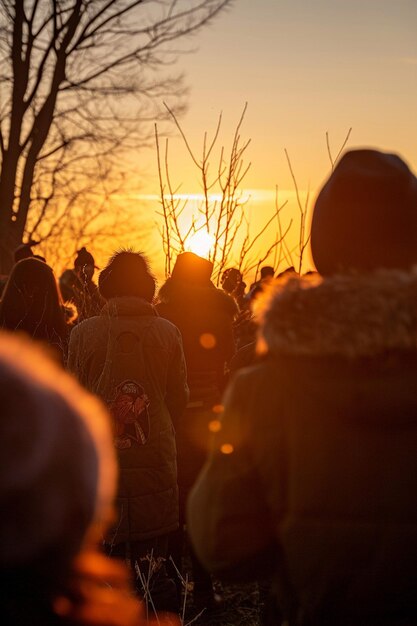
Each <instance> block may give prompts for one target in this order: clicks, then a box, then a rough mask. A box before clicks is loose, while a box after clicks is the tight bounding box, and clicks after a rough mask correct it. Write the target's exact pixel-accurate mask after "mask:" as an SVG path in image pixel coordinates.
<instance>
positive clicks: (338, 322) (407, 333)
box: [256, 270, 417, 358]
mask: <svg viewBox="0 0 417 626" xmlns="http://www.w3.org/2000/svg"><path fill="white" fill-rule="evenodd" d="M256 313H257V317H258V320H259V323H260V331H259V340H258V352H260V353H265V352H268V353H271V354H274V355H283V354H292V355H310V356H319V355H322V356H324V355H329V356H330V355H335V356H336V355H337V356H343V357H348V358H356V357H373V356H378V355H380V354H383V353H386V352H388V351H398V350H400V351H404V350H405V351H417V270H414V271H413V272H403V271H400V270H380V271H377V272H374V273H372V274H363V275H358V274H356V275H339V276H333V277H329V278H321V277H319V276H318V275H312V276H309V277H303V278H298V277H297V278H294V277H292V278H290V279H289V280H288V281H286V283H285V284H283V283H282V281H281V282H278V281H275V282H274V283H273V284H272V285H271V287H270V289H268V290H267V291H266V293H265V295H264V297H262V298H261V299H260V301H259V304H258V306H257V311H256Z"/></svg>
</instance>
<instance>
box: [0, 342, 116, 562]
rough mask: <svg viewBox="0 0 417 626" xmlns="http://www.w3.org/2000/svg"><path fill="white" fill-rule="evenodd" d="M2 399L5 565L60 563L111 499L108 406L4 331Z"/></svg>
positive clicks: (0, 551) (0, 522)
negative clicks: (47, 560) (50, 561)
mask: <svg viewBox="0 0 417 626" xmlns="http://www.w3.org/2000/svg"><path fill="white" fill-rule="evenodd" d="M0 406H1V411H2V416H1V420H0V464H1V471H0V508H1V516H0V567H1V568H5V567H18V566H21V565H22V566H26V565H28V566H30V564H31V563H34V562H41V561H42V559H43V558H44V556H45V555H47V557H48V558H49V559H50V558H51V556H52V555H53V557H54V558H53V562H54V563H55V562H56V567H57V569H58V568H59V566H60V565H62V564H65V563H69V561H70V560H71V559H72V558H73V557H74V555H75V554H77V553H78V551H79V549H80V547H81V545H82V543H83V540H84V539H85V536H86V533H87V530H88V529H89V528H90V527H91V526H92V524H93V522H97V523H98V522H99V521H100V520H101V521H103V518H106V517H107V516H108V514H109V511H110V508H111V505H112V500H113V495H114V488H115V480H116V465H115V460H114V452H113V446H112V443H111V434H110V429H109V424H108V421H107V414H106V413H105V412H104V410H103V409H102V407H101V405H100V404H99V403H98V401H97V400H96V399H94V398H93V397H92V396H90V395H89V394H87V393H86V392H85V391H83V390H82V389H81V388H80V386H79V385H78V384H77V383H76V382H75V380H73V379H72V378H71V377H70V376H68V375H67V374H65V372H63V371H62V370H61V369H58V367H57V366H55V365H54V363H52V362H50V361H49V359H47V358H46V357H45V356H44V355H43V354H42V353H41V352H40V351H39V349H38V348H34V347H33V345H32V344H30V343H29V342H27V341H25V340H23V339H16V338H15V337H13V336H11V335H8V334H6V333H2V334H1V339H0Z"/></svg>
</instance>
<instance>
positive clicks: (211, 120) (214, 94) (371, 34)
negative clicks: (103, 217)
mask: <svg viewBox="0 0 417 626" xmlns="http://www.w3.org/2000/svg"><path fill="white" fill-rule="evenodd" d="M416 25H417V2H415V0H396V2H392V1H391V0H350V2H349V3H347V2H346V1H345V0H314V2H312V1H311V0H257V2H253V1H252V0H235V2H234V4H233V6H232V7H231V8H230V9H229V10H228V11H227V12H225V13H224V14H222V15H221V16H220V17H219V18H218V19H217V20H216V21H215V22H214V23H213V24H212V25H211V27H210V28H209V29H206V30H205V31H204V32H202V33H200V34H199V35H198V37H197V38H195V39H194V40H192V41H191V42H190V43H189V46H190V48H192V49H193V50H194V51H193V52H192V53H190V54H188V55H185V56H181V57H180V58H179V60H178V63H177V68H178V69H179V70H181V71H184V72H185V73H186V76H187V83H188V85H189V86H190V97H189V109H188V112H187V114H186V115H184V116H183V117H182V118H181V124H182V127H183V129H184V131H185V133H186V135H187V138H188V139H189V141H190V143H191V145H192V146H193V147H194V148H195V149H196V152H197V154H198V153H199V149H198V146H201V145H202V140H203V134H204V131H206V130H207V131H208V132H209V133H210V132H213V131H214V129H215V127H216V123H217V117H218V114H219V112H220V111H223V133H222V135H221V141H222V143H224V144H225V145H226V146H228V145H230V142H231V139H232V135H233V131H234V128H235V125H236V122H237V120H238V119H239V116H240V113H241V111H242V109H243V106H244V104H245V102H247V103H248V109H247V113H246V117H245V121H244V124H243V127H242V138H243V139H249V138H250V139H251V144H250V146H249V148H248V150H247V153H246V162H249V161H251V163H252V166H251V169H250V171H249V173H248V175H247V176H246V178H245V181H244V187H245V190H248V193H250V196H251V201H250V203H248V211H249V212H250V216H251V220H255V221H256V220H259V221H260V222H263V221H265V219H267V217H268V216H269V214H270V212H271V211H272V210H273V206H274V194H275V191H274V190H275V186H276V185H278V186H279V188H280V199H281V200H285V199H288V200H289V205H288V208H287V210H288V211H289V213H288V215H289V217H290V216H291V215H294V216H295V215H296V207H295V203H294V192H293V183H292V179H291V175H290V172H289V168H288V165H287V161H286V157H285V154H284V149H285V148H286V149H287V150H288V153H289V155H290V158H291V162H292V165H293V168H294V172H295V174H296V177H297V181H298V184H299V187H300V191H302V192H303V191H304V192H305V190H306V189H307V188H310V190H311V197H312V198H314V195H315V193H316V190H317V189H318V188H319V186H320V185H321V183H322V182H323V180H324V179H325V178H326V176H327V175H328V174H329V171H330V161H329V157H328V154H327V147H326V132H328V133H329V137H330V144H331V146H332V150H333V152H334V153H337V151H338V149H339V147H340V145H341V143H342V142H343V140H344V138H345V136H346V133H347V131H348V129H349V128H350V127H352V133H351V137H350V140H349V143H348V147H357V146H374V147H378V148H380V149H383V150H387V151H396V152H398V153H400V154H401V155H402V156H403V157H404V158H405V159H406V160H407V161H408V163H409V164H410V166H411V167H412V168H413V169H414V170H417V122H416V121H415V117H416V111H417V37H416ZM170 154H171V159H170V163H171V174H172V178H173V180H174V181H175V183H178V184H179V183H182V185H181V192H182V193H198V192H199V191H200V189H199V184H198V180H197V175H196V172H195V169H194V168H193V167H192V164H191V162H190V159H189V157H188V155H187V152H186V150H185V148H184V146H183V143H182V140H181V139H180V138H178V133H177V131H176V129H175V127H174V125H172V137H171V139H170ZM138 180H140V183H141V189H140V192H139V195H138V196H136V197H135V199H134V201H135V203H137V210H138V211H139V213H140V212H141V211H142V213H146V220H147V222H148V223H152V224H153V223H154V220H155V211H156V210H157V208H158V205H157V202H156V201H153V200H151V199H150V198H152V196H155V195H157V194H158V178H157V170H156V151H155V150H152V149H149V150H148V151H147V152H144V153H142V154H141V155H140V158H139V159H138ZM249 190H250V191H249ZM264 218H265V219H264ZM128 243H131V244H132V245H136V246H137V242H136V241H129V242H128ZM141 248H142V249H143V248H144V246H143V245H142V246H141ZM145 248H146V251H147V252H148V254H149V256H150V259H151V263H152V265H154V266H156V270H157V273H158V274H160V273H161V261H160V257H159V258H158V255H159V250H160V240H159V236H158V234H157V230H156V229H155V228H153V230H152V236H150V237H149V238H148V240H147V242H146V245H145ZM306 269H307V268H306Z"/></svg>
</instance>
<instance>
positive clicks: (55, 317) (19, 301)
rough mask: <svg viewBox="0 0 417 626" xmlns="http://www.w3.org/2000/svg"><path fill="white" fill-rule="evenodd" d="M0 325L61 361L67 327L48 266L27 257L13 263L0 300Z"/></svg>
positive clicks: (66, 342)
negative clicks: (36, 342)
mask: <svg viewBox="0 0 417 626" xmlns="http://www.w3.org/2000/svg"><path fill="white" fill-rule="evenodd" d="M0 328H4V329H7V330H12V331H16V332H24V333H25V334H27V335H29V336H30V337H32V339H36V340H39V341H42V342H44V343H46V344H48V345H49V346H50V347H51V349H52V351H53V352H54V354H55V356H56V357H57V358H58V360H60V361H61V362H63V361H64V360H65V357H66V354H67V347H68V335H69V329H68V327H67V324H66V323H65V316H64V312H63V307H62V302H61V299H60V295H59V292H58V287H57V283H56V280H55V276H54V273H53V270H52V268H51V267H50V266H49V265H47V264H46V263H44V262H43V261H39V260H38V259H35V258H33V257H29V258H27V259H23V260H22V261H19V262H18V263H16V264H15V265H14V266H13V268H12V271H11V273H10V276H9V278H8V281H7V283H6V287H5V289H4V292H3V297H2V300H1V302H0Z"/></svg>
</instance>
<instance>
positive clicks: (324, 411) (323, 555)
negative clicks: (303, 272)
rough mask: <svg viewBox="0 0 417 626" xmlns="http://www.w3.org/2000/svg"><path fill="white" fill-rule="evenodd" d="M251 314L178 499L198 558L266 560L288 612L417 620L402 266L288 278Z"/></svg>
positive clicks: (410, 314)
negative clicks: (234, 369)
mask: <svg viewBox="0 0 417 626" xmlns="http://www.w3.org/2000/svg"><path fill="white" fill-rule="evenodd" d="M261 325H262V327H263V330H262V341H261V344H260V345H258V348H260V349H262V347H263V348H264V349H266V350H267V352H268V356H267V358H266V359H265V360H264V361H262V362H259V363H258V364H257V365H254V366H252V367H250V368H247V369H243V370H242V371H240V372H239V373H238V374H237V375H236V378H235V379H234V381H233V384H232V385H231V387H230V388H229V389H228V391H227V394H226V398H225V402H224V404H225V408H224V415H223V421H222V429H221V431H220V432H219V434H218V436H217V438H216V443H215V446H214V449H213V453H212V455H211V457H210V459H209V462H208V464H207V465H206V466H205V468H204V470H203V471H202V473H201V475H200V477H199V480H198V482H197V484H196V486H195V487H194V491H193V493H192V494H191V498H190V501H189V510H188V516H189V519H188V527H189V531H190V534H191V538H192V540H193V543H194V546H195V549H196V552H197V554H198V556H199V557H200V559H201V560H202V562H203V563H204V564H205V565H206V566H207V568H209V569H210V570H211V571H212V572H213V573H215V574H216V575H218V576H221V577H229V578H232V579H233V578H234V579H236V580H242V579H244V578H248V579H256V578H262V577H264V576H266V575H267V574H268V573H269V572H270V571H272V572H273V576H274V593H275V599H276V603H277V605H278V606H279V608H280V610H281V612H282V613H283V615H284V617H287V618H288V619H289V622H290V623H292V624H306V625H307V624H308V625H309V626H310V625H312V624H314V625H315V624H317V625H324V624H325V625H329V626H330V625H336V624H337V625H338V626H339V625H344V624H349V625H351V624H352V625H353V624H355V625H356V626H357V625H361V626H362V625H364V624H366V625H367V626H369V625H371V624H372V625H376V624H378V625H380V624H392V625H394V624H395V625H397V624H399V623H401V624H403V623H406V624H415V623H417V600H416V595H415V590H416V588H417V508H416V506H415V498H416V493H417V454H416V450H417V393H416V380H417V275H416V274H407V273H403V272H398V271H387V270H386V271H381V272H379V273H375V274H373V275H368V276H351V277H349V276H344V277H342V276H336V277H333V278H328V279H325V280H321V279H316V278H313V279H312V282H310V281H306V280H304V281H303V280H295V279H293V280H290V281H289V282H288V284H287V286H286V287H285V288H284V289H283V290H282V288H280V287H279V286H278V287H277V288H276V290H275V291H274V292H273V295H272V297H271V299H270V301H269V303H267V305H266V309H265V311H264V313H263V320H262V322H261ZM402 619H404V620H405V621H404V622H403V621H401V620H402ZM277 623H279V621H277Z"/></svg>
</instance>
